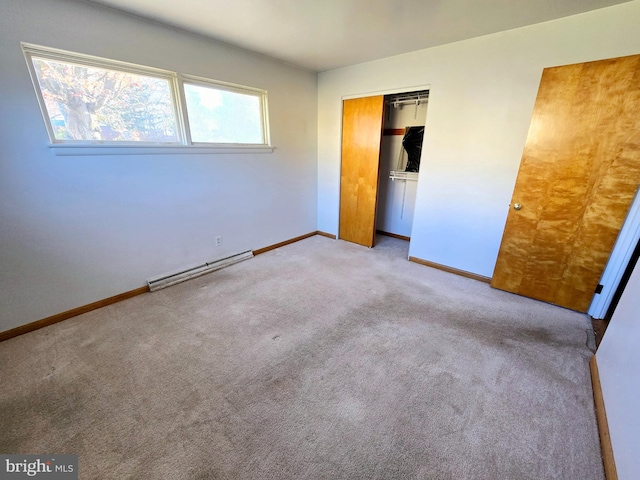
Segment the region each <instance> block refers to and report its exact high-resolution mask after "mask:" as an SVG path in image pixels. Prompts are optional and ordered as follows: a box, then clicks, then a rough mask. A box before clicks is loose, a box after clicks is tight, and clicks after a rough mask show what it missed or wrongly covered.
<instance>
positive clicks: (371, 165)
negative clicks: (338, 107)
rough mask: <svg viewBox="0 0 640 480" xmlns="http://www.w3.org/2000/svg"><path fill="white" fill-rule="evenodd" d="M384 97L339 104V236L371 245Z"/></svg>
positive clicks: (374, 228) (374, 222)
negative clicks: (340, 146) (340, 113)
mask: <svg viewBox="0 0 640 480" xmlns="http://www.w3.org/2000/svg"><path fill="white" fill-rule="evenodd" d="M383 113H384V97H383V96H376V97H366V98H355V99H352V100H345V101H344V102H343V106H342V167H341V175H340V230H339V237H340V238H341V239H343V240H347V241H349V242H354V243H358V244H360V245H364V246H365V247H373V243H374V239H375V232H376V200H377V197H378V173H379V165H380V144H381V141H382V119H383V117H384V115H383Z"/></svg>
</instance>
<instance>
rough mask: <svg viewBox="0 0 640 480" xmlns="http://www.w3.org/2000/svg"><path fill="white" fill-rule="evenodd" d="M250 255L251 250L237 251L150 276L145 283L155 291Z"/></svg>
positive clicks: (218, 268)
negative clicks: (202, 262)
mask: <svg viewBox="0 0 640 480" xmlns="http://www.w3.org/2000/svg"><path fill="white" fill-rule="evenodd" d="M252 257H253V252H252V251H251V250H247V251H246V252H242V253H237V254H235V255H231V256H230V257H227V258H221V259H220V260H215V261H213V262H207V263H204V264H202V265H198V266H197V267H193V268H189V269H188V270H182V271H180V272H176V273H172V274H169V275H164V276H162V277H155V278H150V279H149V280H147V284H148V285H149V290H151V291H152V292H155V291H156V290H161V289H163V288H167V287H170V286H171V285H175V284H176V283H181V282H186V281H187V280H190V279H192V278H195V277H199V276H201V275H205V274H207V273H211V272H215V271H216V270H220V269H221V268H224V267H228V266H229V265H233V264H234V263H238V262H242V261H243V260H248V259H249V258H252Z"/></svg>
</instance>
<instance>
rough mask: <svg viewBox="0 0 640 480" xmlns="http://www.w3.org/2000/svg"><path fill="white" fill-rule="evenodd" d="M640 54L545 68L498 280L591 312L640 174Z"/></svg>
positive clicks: (496, 283)
mask: <svg viewBox="0 0 640 480" xmlns="http://www.w3.org/2000/svg"><path fill="white" fill-rule="evenodd" d="M639 112H640V55H634V56H629V57H621V58H614V59H609V60H602V61H596V62H588V63H582V64H576V65H568V66H563V67H555V68H547V69H545V70H544V72H543V75H542V80H541V83H540V89H539V91H538V97H537V99H536V103H535V107H534V112H533V118H532V121H531V126H530V129H529V135H528V137H527V141H526V145H525V148H524V153H523V155H522V161H521V164H520V170H519V172H518V177H517V180H516V185H515V189H514V193H513V197H512V199H511V205H510V210H509V214H508V217H507V223H506V227H505V230H504V235H503V238H502V244H501V246H500V251H499V254H498V260H497V262H496V267H495V271H494V274H493V279H492V282H491V285H492V286H493V287H495V288H499V289H502V290H507V291H510V292H514V293H517V294H520V295H524V296H527V297H531V298H535V299H538V300H542V301H545V302H548V303H552V304H556V305H560V306H562V307H566V308H569V309H572V310H577V311H580V312H586V311H587V308H588V307H589V304H590V302H591V299H592V298H593V295H594V292H595V289H596V287H597V285H598V281H599V279H600V277H601V275H602V272H603V270H604V267H605V265H606V263H607V260H608V258H609V255H610V253H611V250H612V248H613V245H614V243H615V240H616V237H617V235H618V232H619V230H620V228H621V226H622V223H623V222H624V219H625V216H626V214H627V211H628V209H629V207H630V205H631V202H632V200H633V197H634V194H635V192H636V190H637V188H638V184H639V182H640V114H639Z"/></svg>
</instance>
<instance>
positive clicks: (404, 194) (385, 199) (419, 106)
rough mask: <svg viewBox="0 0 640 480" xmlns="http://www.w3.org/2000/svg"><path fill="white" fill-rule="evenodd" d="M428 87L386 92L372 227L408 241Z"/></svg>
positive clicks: (384, 233)
mask: <svg viewBox="0 0 640 480" xmlns="http://www.w3.org/2000/svg"><path fill="white" fill-rule="evenodd" d="M428 101H429V91H428V90H420V91H416V92H407V93H399V94H394V95H386V96H385V97H384V116H385V118H384V130H383V134H382V141H381V147H380V167H379V168H380V174H379V180H378V206H377V209H376V210H377V213H376V231H377V233H378V234H382V235H387V236H392V237H396V238H401V239H403V240H407V241H409V240H410V238H411V226H412V224H413V211H414V206H415V201H416V191H417V185H418V173H419V171H420V159H421V156H422V142H423V138H424V131H425V124H426V118H427V106H428Z"/></svg>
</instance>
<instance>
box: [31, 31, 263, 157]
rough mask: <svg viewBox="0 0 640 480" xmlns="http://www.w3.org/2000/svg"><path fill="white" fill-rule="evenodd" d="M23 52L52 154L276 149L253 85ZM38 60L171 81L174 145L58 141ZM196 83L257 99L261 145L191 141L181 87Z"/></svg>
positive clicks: (45, 50)
mask: <svg viewBox="0 0 640 480" xmlns="http://www.w3.org/2000/svg"><path fill="white" fill-rule="evenodd" d="M21 46H22V51H23V54H24V57H25V60H26V63H27V68H28V70H29V75H30V77H31V82H32V84H33V88H34V90H35V93H36V98H37V100H38V105H39V107H40V113H41V114H42V118H43V121H44V124H45V128H46V130H47V135H48V136H49V147H50V148H53V149H54V151H55V153H56V155H112V154H123V155H130V154H154V155H155V154H164V153H166V154H172V153H245V152H254V153H270V152H272V151H273V150H274V148H273V147H272V146H271V140H270V132H269V112H268V102H267V91H266V90H263V89H259V88H255V87H247V86H244V85H238V84H234V83H229V82H222V81H219V80H214V79H210V78H206V77H199V76H195V75H189V74H180V73H178V72H174V71H171V70H164V69H160V68H155V67H148V66H145V65H138V64H134V63H128V62H122V61H119V60H112V59H107V58H102V57H96V56H92V55H86V54H81V53H75V52H69V51H66V50H59V49H54V48H49V47H43V46H40V45H34V44H29V43H24V42H22V43H21ZM34 57H35V58H36V59H38V58H41V59H44V60H51V61H60V62H65V63H71V64H76V65H81V66H87V67H95V68H102V69H106V70H114V71H119V72H125V73H132V74H137V75H144V76H147V77H153V78H159V79H162V80H166V81H167V82H168V83H169V89H170V93H171V101H172V105H173V111H174V115H175V119H176V136H177V140H176V141H175V142H148V141H139V142H131V141H118V140H59V139H56V137H55V133H54V130H53V124H52V122H51V119H50V118H49V114H48V110H47V106H46V102H45V99H44V95H43V93H42V90H41V88H40V83H39V81H38V76H37V73H36V68H35V65H34V62H33V59H34ZM185 83H186V84H191V85H198V86H203V87H207V88H213V89H217V90H222V91H229V92H234V93H240V94H244V95H251V96H255V97H258V100H259V105H260V125H261V131H262V142H263V143H260V144H257V143H256V144H254V143H251V144H248V143H208V142H193V141H192V139H191V132H190V124H189V116H188V112H187V102H186V96H185V90H184V85H185Z"/></svg>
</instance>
